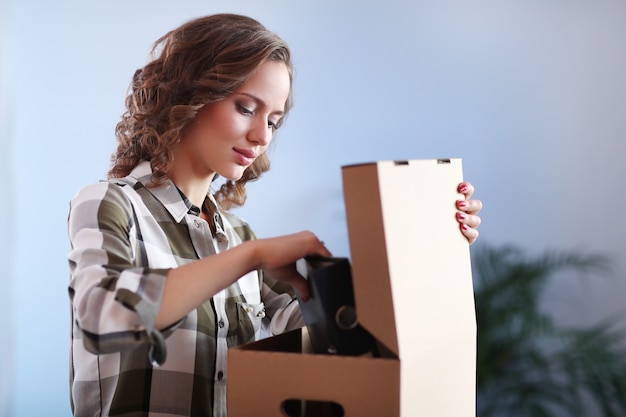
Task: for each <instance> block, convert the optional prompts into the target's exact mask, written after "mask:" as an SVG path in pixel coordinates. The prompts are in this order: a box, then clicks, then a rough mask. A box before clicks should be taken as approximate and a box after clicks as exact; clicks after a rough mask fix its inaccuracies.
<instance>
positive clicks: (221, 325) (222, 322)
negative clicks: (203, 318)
mask: <svg viewBox="0 0 626 417" xmlns="http://www.w3.org/2000/svg"><path fill="white" fill-rule="evenodd" d="M217 324H218V325H219V326H220V329H222V328H224V320H223V319H222V320H220V321H219V323H217Z"/></svg>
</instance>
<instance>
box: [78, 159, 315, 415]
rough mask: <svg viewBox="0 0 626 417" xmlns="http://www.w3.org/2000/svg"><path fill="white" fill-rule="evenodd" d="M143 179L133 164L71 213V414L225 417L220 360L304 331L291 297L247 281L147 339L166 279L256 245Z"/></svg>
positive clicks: (256, 277)
mask: <svg viewBox="0 0 626 417" xmlns="http://www.w3.org/2000/svg"><path fill="white" fill-rule="evenodd" d="M150 176H151V170H150V165H149V163H148V162H142V163H141V164H139V165H138V166H137V168H135V169H134V170H133V172H132V173H131V175H129V176H128V177H126V178H123V179H114V180H110V181H103V182H99V183H96V184H92V185H89V186H87V187H85V188H83V189H82V190H80V191H79V192H78V194H77V195H76V196H75V197H74V198H73V199H72V201H71V203H70V212H69V219H68V232H69V238H70V242H71V251H70V253H69V265H70V278H71V280H70V285H69V295H70V300H71V307H72V311H71V313H72V336H71V368H70V383H71V403H72V410H73V412H74V415H75V416H107V415H119V416H160V417H161V416H215V417H221V416H226V377H227V366H226V365H227V363H226V357H227V354H226V353H227V352H226V351H227V349H228V348H229V347H232V346H237V345H240V344H243V343H247V342H251V341H254V340H258V339H260V338H263V337H265V336H269V335H271V334H277V333H281V332H283V331H285V330H291V329H293V328H297V327H300V326H302V325H303V322H302V317H301V314H300V310H299V308H298V303H297V302H294V299H295V298H294V294H293V293H292V292H291V289H290V288H285V286H281V285H280V284H279V283H277V282H275V281H271V280H270V279H269V278H267V277H266V278H263V276H262V274H261V273H260V272H257V271H253V272H250V273H248V274H247V275H245V276H243V277H241V278H240V279H239V280H238V281H237V282H236V283H234V284H233V285H231V286H230V287H228V288H226V289H224V290H222V291H220V292H219V293H218V294H216V295H215V296H214V297H213V298H211V299H210V300H208V301H206V302H205V303H204V304H202V305H200V306H199V307H197V308H196V309H195V310H194V311H192V312H191V313H190V314H188V315H187V316H186V317H184V318H183V319H182V320H180V321H179V322H178V323H176V324H174V325H173V326H171V327H170V328H168V329H165V330H163V331H159V330H157V329H155V327H154V322H155V318H156V314H157V311H158V309H159V304H160V300H161V296H162V293H163V288H164V284H165V280H166V279H167V273H168V271H169V269H171V268H175V267H177V266H180V265H184V264H186V263H189V262H193V261H194V260H196V259H199V258H203V257H206V256H211V255H213V254H216V253H219V252H222V251H225V250H227V249H229V248H232V247H233V246H236V245H239V244H241V242H242V241H243V240H248V239H254V234H253V232H252V231H251V229H250V227H249V226H248V225H247V224H246V223H245V222H243V221H242V220H241V219H239V218H237V217H236V216H234V215H232V214H229V213H219V212H218V211H217V210H216V213H217V214H216V216H215V220H216V221H215V224H216V229H217V231H216V233H215V235H214V236H213V234H212V233H211V230H210V227H209V224H208V223H207V222H206V221H204V220H203V219H202V218H200V217H199V214H200V210H199V209H198V208H197V207H195V206H193V205H192V204H191V203H190V202H189V201H188V200H187V199H186V198H185V196H184V195H182V193H181V192H179V190H178V189H177V188H176V187H175V186H174V184H173V183H171V182H169V181H168V182H167V183H166V184H164V185H162V186H159V187H152V188H147V187H146V183H147V182H148V181H149V179H150ZM207 199H208V201H206V202H207V203H209V204H212V205H213V206H214V207H215V201H214V199H213V198H212V196H210V195H207ZM207 279H211V277H207ZM251 372H252V370H251Z"/></svg>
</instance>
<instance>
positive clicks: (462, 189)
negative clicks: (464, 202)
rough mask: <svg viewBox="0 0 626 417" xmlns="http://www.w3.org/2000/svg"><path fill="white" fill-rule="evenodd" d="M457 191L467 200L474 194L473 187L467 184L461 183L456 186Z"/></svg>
mask: <svg viewBox="0 0 626 417" xmlns="http://www.w3.org/2000/svg"><path fill="white" fill-rule="evenodd" d="M457 191H458V192H459V193H461V194H463V195H464V196H465V199H469V198H470V197H471V196H472V194H474V186H473V185H472V184H471V183H469V182H462V183H460V184H459V185H458V187H457Z"/></svg>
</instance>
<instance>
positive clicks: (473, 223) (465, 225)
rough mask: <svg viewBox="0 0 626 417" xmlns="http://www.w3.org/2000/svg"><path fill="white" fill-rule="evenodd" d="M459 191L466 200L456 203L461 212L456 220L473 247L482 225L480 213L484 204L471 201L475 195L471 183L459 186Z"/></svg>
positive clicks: (463, 183)
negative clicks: (479, 227) (478, 228)
mask: <svg viewBox="0 0 626 417" xmlns="http://www.w3.org/2000/svg"><path fill="white" fill-rule="evenodd" d="M457 191H458V192H459V193H461V194H463V196H464V197H465V198H463V199H460V200H457V202H456V207H457V209H458V210H459V211H457V213H456V220H457V221H458V222H459V225H460V228H461V233H463V235H464V236H465V237H466V238H467V241H468V242H469V243H470V245H471V244H472V243H474V242H475V241H476V239H478V230H476V228H477V227H478V226H479V225H480V217H479V216H478V212H479V211H480V210H481V209H482V208H483V203H482V202H481V201H480V200H472V199H470V197H471V196H472V194H474V186H472V184H470V183H469V182H462V183H461V184H459V186H458V187H457Z"/></svg>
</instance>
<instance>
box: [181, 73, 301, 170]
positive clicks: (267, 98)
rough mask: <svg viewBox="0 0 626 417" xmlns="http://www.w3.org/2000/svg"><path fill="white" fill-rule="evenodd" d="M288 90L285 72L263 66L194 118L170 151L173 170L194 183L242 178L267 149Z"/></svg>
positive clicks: (289, 84)
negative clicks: (219, 176) (226, 95)
mask: <svg viewBox="0 0 626 417" xmlns="http://www.w3.org/2000/svg"><path fill="white" fill-rule="evenodd" d="M290 87H291V82H290V77H289V71H288V69H287V66H286V65H285V64H284V63H282V62H275V61H266V62H265V63H264V64H262V65H261V66H260V67H259V69H258V71H257V72H255V73H254V74H253V75H252V77H250V79H248V80H247V81H246V82H245V83H244V84H242V85H241V87H239V88H238V89H237V90H236V91H235V92H234V93H233V94H231V95H230V96H228V97H226V98H225V99H224V100H221V101H218V102H215V103H209V104H207V105H205V106H204V107H203V108H202V109H201V110H200V111H199V112H198V115H197V116H196V118H195V119H194V120H193V121H192V122H191V123H190V125H189V127H188V128H187V129H186V130H185V133H184V135H183V137H182V139H181V141H180V143H179V145H178V147H177V148H176V149H175V151H174V165H175V166H176V167H177V169H181V168H182V167H185V168H184V169H185V170H189V171H188V173H187V174H189V175H191V176H193V177H196V178H206V177H212V176H213V175H214V174H216V173H217V174H219V175H221V176H222V177H224V178H227V179H229V180H233V181H236V180H238V179H239V178H241V176H242V175H243V172H244V170H245V169H246V168H247V167H248V166H250V165H251V164H252V163H253V162H254V160H255V159H256V158H257V157H258V156H259V155H261V154H262V153H263V152H265V150H266V149H267V147H268V146H269V144H270V142H271V140H272V137H273V134H274V131H275V129H276V125H277V124H278V122H279V121H280V119H281V118H282V117H283V112H284V109H285V103H286V102H287V98H288V96H289V91H290Z"/></svg>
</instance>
